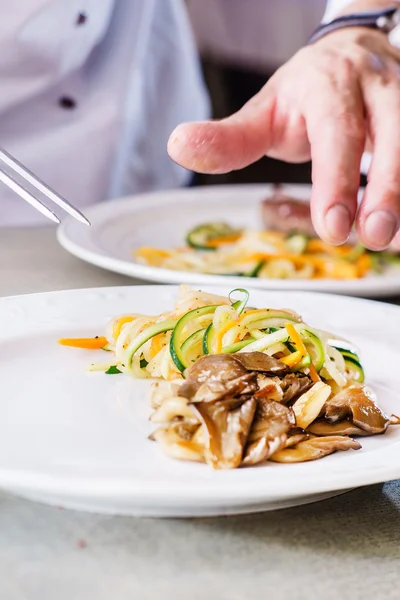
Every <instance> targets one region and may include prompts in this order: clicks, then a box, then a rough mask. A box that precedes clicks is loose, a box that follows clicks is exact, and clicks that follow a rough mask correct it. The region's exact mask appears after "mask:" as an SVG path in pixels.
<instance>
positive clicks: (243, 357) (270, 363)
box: [235, 352, 290, 375]
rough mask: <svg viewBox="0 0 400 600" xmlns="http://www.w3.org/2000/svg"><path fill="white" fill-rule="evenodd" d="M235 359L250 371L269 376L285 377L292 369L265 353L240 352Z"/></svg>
mask: <svg viewBox="0 0 400 600" xmlns="http://www.w3.org/2000/svg"><path fill="white" fill-rule="evenodd" d="M235 358H236V359H237V360H238V361H240V362H241V364H242V365H243V366H244V367H245V368H246V369H247V370H248V371H259V372H261V373H266V374H267V375H285V374H286V373H290V368H289V367H288V366H287V365H285V363H283V362H282V361H281V360H278V359H277V358H274V357H273V356H268V354H264V353H263V352H238V353H237V354H235Z"/></svg>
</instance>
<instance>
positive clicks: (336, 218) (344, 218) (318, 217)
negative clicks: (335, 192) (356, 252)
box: [312, 203, 354, 246]
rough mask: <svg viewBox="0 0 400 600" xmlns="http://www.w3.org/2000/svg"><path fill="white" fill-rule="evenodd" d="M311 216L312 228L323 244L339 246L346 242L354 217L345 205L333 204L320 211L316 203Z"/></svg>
mask: <svg viewBox="0 0 400 600" xmlns="http://www.w3.org/2000/svg"><path fill="white" fill-rule="evenodd" d="M313 206H315V203H314V205H313ZM312 216H313V225H314V228H315V230H316V232H317V234H318V235H319V236H320V237H321V238H322V239H323V240H324V242H326V243H327V244H331V245H332V246H340V245H341V244H344V243H345V242H346V241H347V240H348V238H349V235H350V233H351V228H352V224H353V220H354V216H353V215H352V214H351V211H350V209H349V207H348V206H347V205H346V204H341V203H337V204H333V205H331V206H330V207H327V208H326V209H325V210H322V211H321V210H320V208H319V205H318V203H317V205H316V207H315V208H312Z"/></svg>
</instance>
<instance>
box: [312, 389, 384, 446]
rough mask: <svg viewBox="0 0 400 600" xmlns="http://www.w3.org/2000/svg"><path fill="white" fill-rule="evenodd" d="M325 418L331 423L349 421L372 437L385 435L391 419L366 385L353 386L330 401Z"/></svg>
mask: <svg viewBox="0 0 400 600" xmlns="http://www.w3.org/2000/svg"><path fill="white" fill-rule="evenodd" d="M323 416H324V417H325V419H326V420H327V421H328V422H329V423H337V422H338V421H342V420H343V419H349V420H350V421H351V422H352V423H354V425H355V426H356V427H359V428H360V429H362V430H363V431H366V432H367V433H369V434H370V435H375V434H378V433H384V432H385V431H386V430H387V428H388V427H389V425H390V418H389V417H388V415H386V414H385V413H384V412H383V411H382V410H381V409H380V408H379V407H378V406H377V405H376V404H375V398H374V394H373V392H372V391H371V390H370V389H369V388H368V387H367V386H364V385H361V384H353V385H351V386H349V387H348V388H346V389H344V390H343V391H342V392H339V394H337V395H336V396H334V397H333V398H331V399H330V400H328V401H327V402H326V404H325V406H324V409H323Z"/></svg>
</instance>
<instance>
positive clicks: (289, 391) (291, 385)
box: [281, 373, 314, 404]
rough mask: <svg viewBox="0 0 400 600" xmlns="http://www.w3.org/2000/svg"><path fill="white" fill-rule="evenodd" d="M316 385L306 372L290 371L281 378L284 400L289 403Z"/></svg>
mask: <svg viewBox="0 0 400 600" xmlns="http://www.w3.org/2000/svg"><path fill="white" fill-rule="evenodd" d="M313 385H314V382H313V380H312V379H311V377H309V376H308V375H306V374H305V373H289V374H288V375H285V377H283V378H282V379H281V389H282V402H284V403H285V404H287V403H288V402H293V401H295V400H297V399H298V398H299V397H300V396H301V395H302V394H304V393H305V392H307V391H308V390H309V389H310V388H311V387H312V386H313Z"/></svg>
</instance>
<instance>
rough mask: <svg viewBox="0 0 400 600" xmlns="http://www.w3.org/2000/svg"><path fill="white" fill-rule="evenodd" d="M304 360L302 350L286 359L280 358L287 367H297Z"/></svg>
mask: <svg viewBox="0 0 400 600" xmlns="http://www.w3.org/2000/svg"><path fill="white" fill-rule="evenodd" d="M302 358H303V356H302V354H301V352H300V350H296V352H292V354H289V356H285V357H284V358H280V359H279V360H280V361H281V362H283V363H285V365H287V366H288V367H294V366H295V365H297V363H298V362H300V361H301V359H302Z"/></svg>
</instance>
